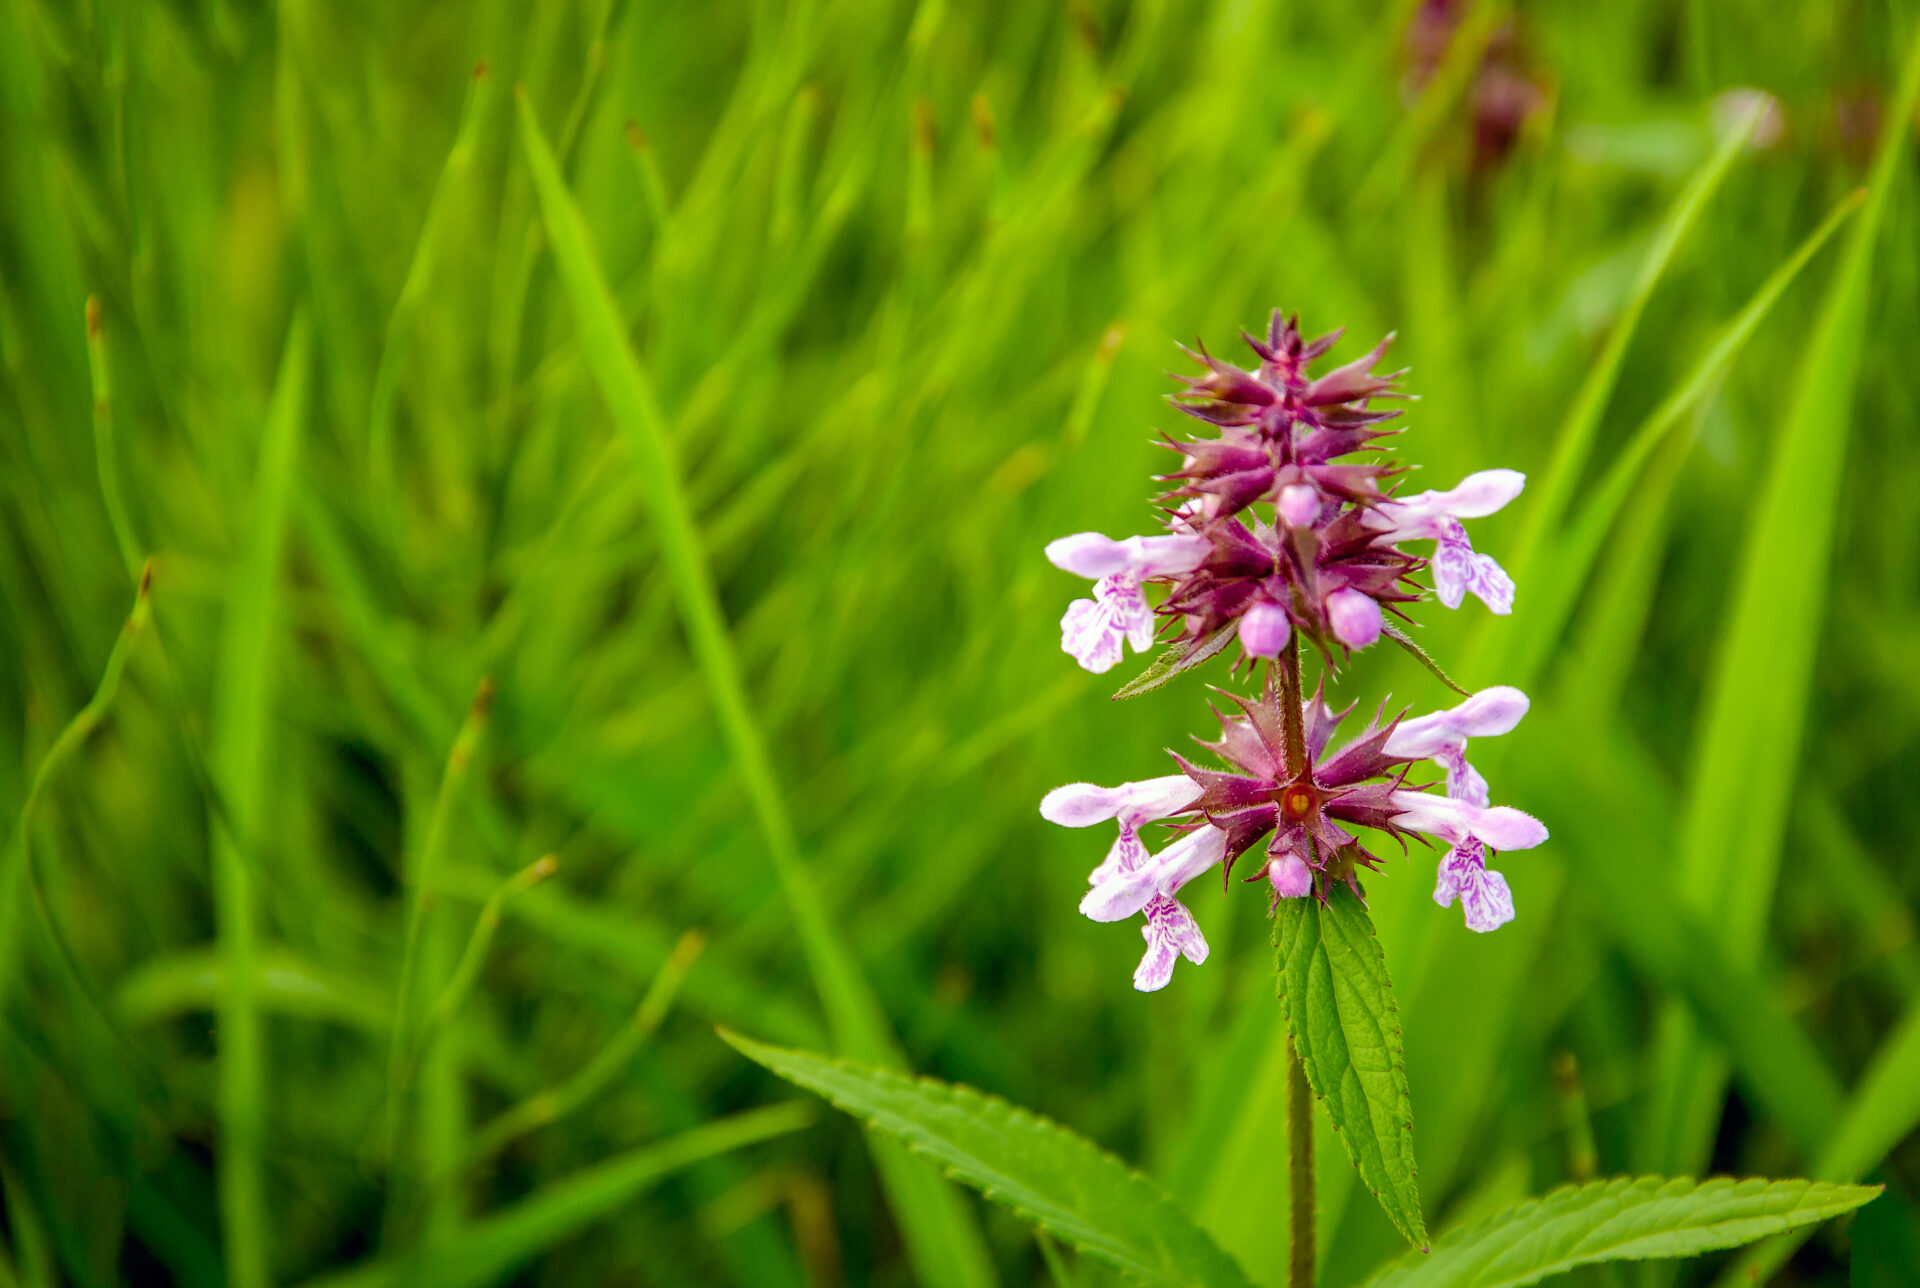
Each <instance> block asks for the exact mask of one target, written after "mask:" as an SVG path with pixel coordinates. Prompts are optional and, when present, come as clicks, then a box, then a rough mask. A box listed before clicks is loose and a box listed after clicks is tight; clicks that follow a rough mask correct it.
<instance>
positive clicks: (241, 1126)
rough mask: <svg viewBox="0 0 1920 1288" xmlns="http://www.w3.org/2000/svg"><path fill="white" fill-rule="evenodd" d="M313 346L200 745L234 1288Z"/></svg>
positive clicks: (302, 362)
mask: <svg viewBox="0 0 1920 1288" xmlns="http://www.w3.org/2000/svg"><path fill="white" fill-rule="evenodd" d="M311 349H312V346H311V343H310V339H309V329H308V325H307V318H306V315H305V314H304V313H301V314H298V315H296V316H295V317H294V320H293V325H292V327H291V328H289V330H288V332H287V341H286V349H285V352H284V354H283V356H282V357H281V360H280V374H279V377H278V378H277V380H276V381H275V383H274V390H273V399H272V402H271V404H270V405H269V407H268V409H267V421H266V426H265V430H264V432H263V433H262V435H261V443H260V458H259V465H258V467H257V469H256V472H255V476H254V487H253V513H252V517H251V519H250V521H249V523H248V527H247V538H246V544H245V545H244V546H243V547H242V548H243V550H244V551H245V553H244V554H243V555H242V557H241V558H240V560H239V562H238V563H236V564H235V565H234V569H233V578H232V582H231V584H230V586H229V588H228V592H227V613H226V619H225V621H224V623H223V627H222V630H223V636H222V639H221V642H220V659H221V660H220V668H219V670H218V672H217V674H218V676H219V681H218V687H217V688H216V689H215V692H214V700H213V715H212V727H211V733H210V736H209V739H208V754H207V761H208V768H209V770H210V772H211V773H212V776H213V781H214V782H215V784H217V785H218V787H219V789H220V796H221V799H222V801H223V802H224V803H225V807H226V811H227V815H228V822H229V823H230V824H231V828H232V831H231V832H228V831H227V830H225V829H220V828H216V829H215V830H214V843H213V876H214V881H213V892H214V924H215V929H216V934H217V935H218V938H219V942H220V964H221V967H222V969H223V971H224V973H225V975H226V984H227V986H226V988H225V989H224V990H223V991H222V992H221V995H220V1006H219V1009H218V1012H217V1032H218V1040H219V1107H220V1138H221V1150H220V1159H219V1164H220V1166H219V1181H220V1220H221V1228H222V1231H223V1232H224V1235H225V1242H226V1259H227V1279H228V1282H229V1283H230V1284H231V1286H232V1288H265V1285H266V1284H267V1283H268V1282H269V1271H268V1264H269V1258H270V1250H269V1245H268V1234H269V1231H270V1230H271V1229H272V1220H271V1217H270V1216H269V1209H268V1207H267V1196H266V1176H265V1170H264V1162H263V1158H262V1152H263V1150H264V1147H265V1135H266V1122H265V1104H264V1095H265V1087H266V1083H267V1069H266V1058H267V1055H266V1047H265V1043H264V1042H263V1041H262V1033H261V1024H260V1004H259V999H258V998H257V997H256V996H255V991H254V989H255V981H256V980H257V978H258V971H259V963H258V956H259V948H258V944H257V941H258V937H259V931H258V928H257V927H256V925H255V907H254V891H253V872H252V861H251V858H250V856H251V855H252V854H253V853H255V852H256V851H255V849H254V847H255V845H256V844H257V842H258V840H259V837H260V835H261V830H262V829H261V823H262V818H263V812H262V806H263V804H264V801H265V796H266V786H267V778H266V775H267V756H266V751H267V729H268V723H269V716H270V714H271V712H272V709H273V677H274V672H275V669H276V663H275V654H276V652H277V649H278V645H279V642H280V627H281V621H280V618H281V603H280V598H281V597H280V552H281V549H282V547H283V545H284V540H285V536H286V526H287V498H288V495H289V494H290V493H291V491H292V488H293V475H294V460H295V457H296V455H297V452H298V447H299V442H300V436H301V427H302V425H303V424H304V422H305V419H306V412H307V381H308V375H309V371H310V368H311V362H312V352H311ZM243 847H244V849H245V851H246V852H245V854H243V853H242V849H243Z"/></svg>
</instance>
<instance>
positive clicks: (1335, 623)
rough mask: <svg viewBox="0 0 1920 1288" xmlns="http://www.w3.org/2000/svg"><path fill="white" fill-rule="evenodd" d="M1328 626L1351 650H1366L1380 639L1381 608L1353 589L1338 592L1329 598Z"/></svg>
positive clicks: (1371, 599)
mask: <svg viewBox="0 0 1920 1288" xmlns="http://www.w3.org/2000/svg"><path fill="white" fill-rule="evenodd" d="M1327 623H1328V625H1330V626H1332V627H1333V634H1334V638H1336V639H1338V640H1339V641H1340V642H1341V643H1342V644H1345V645H1346V646H1347V647H1348V648H1365V647H1367V645H1369V644H1371V643H1373V642H1374V641H1375V640H1377V639H1379V638H1380V605H1379V604H1377V603H1375V602H1374V599H1373V596H1371V595H1369V594H1367V593H1366V592H1365V591H1360V590H1355V589H1354V588H1353V587H1351V586H1348V587H1346V588H1345V589H1342V590H1336V591H1334V592H1333V593H1332V594H1331V595H1328V596H1327Z"/></svg>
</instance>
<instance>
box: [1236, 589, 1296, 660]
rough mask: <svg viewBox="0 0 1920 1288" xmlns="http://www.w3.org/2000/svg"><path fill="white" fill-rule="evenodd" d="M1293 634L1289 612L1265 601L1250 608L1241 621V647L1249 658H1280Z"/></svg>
mask: <svg viewBox="0 0 1920 1288" xmlns="http://www.w3.org/2000/svg"><path fill="white" fill-rule="evenodd" d="M1291 634H1293V625H1292V623H1290V622H1288V621H1287V610H1286V609H1284V608H1282V607H1280V605H1278V604H1274V603H1269V602H1267V601H1265V600H1262V601H1261V602H1260V603H1258V604H1255V605H1254V606H1253V607H1252V608H1249V609H1248V610H1247V615H1246V616H1245V617H1242V618H1241V619H1240V647H1241V648H1244V649H1245V650H1246V651H1247V655H1248V656H1249V657H1279V656H1280V650H1281V649H1283V648H1285V647H1286V646H1287V636H1289V635H1291Z"/></svg>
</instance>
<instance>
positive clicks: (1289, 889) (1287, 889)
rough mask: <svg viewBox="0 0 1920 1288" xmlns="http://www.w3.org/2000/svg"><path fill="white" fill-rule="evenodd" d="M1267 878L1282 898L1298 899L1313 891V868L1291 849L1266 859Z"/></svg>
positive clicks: (1274, 890)
mask: <svg viewBox="0 0 1920 1288" xmlns="http://www.w3.org/2000/svg"><path fill="white" fill-rule="evenodd" d="M1267 880H1268V881H1270V882H1272V883H1273V892H1274V893H1275V894H1277V895H1279V896H1280V897H1281V898H1282V899H1298V898H1300V896H1302V895H1305V894H1311V893H1312V892H1313V869H1312V868H1309V867H1308V866H1307V865H1306V862H1305V861H1304V860H1302V859H1301V857H1300V856H1299V855H1297V854H1295V853H1294V852H1293V851H1291V850H1289V851H1287V852H1286V853H1285V854H1276V855H1274V856H1273V857H1272V858H1271V859H1269V860H1268V861H1267Z"/></svg>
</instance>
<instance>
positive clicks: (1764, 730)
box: [1655, 38, 1920, 1167]
mask: <svg viewBox="0 0 1920 1288" xmlns="http://www.w3.org/2000/svg"><path fill="white" fill-rule="evenodd" d="M1917 96H1920V38H1916V40H1915V42H1914V44H1913V46H1912V47H1911V49H1910V50H1909V52H1908V54H1907V59H1906V63H1905V66H1904V68H1903V70H1902V73H1901V78H1900V87H1899V90H1898V93H1897V94H1896V96H1895V99H1894V102H1893V104H1892V106H1891V108H1890V109H1889V111H1888V113H1887V116H1886V119H1887V120H1889V121H1898V122H1901V123H1902V125H1901V127H1900V128H1898V129H1889V130H1887V131H1886V133H1885V134H1884V136H1883V137H1882V139H1881V141H1880V148H1879V153H1878V156H1877V157H1876V159H1875V162H1874V168H1873V172H1872V175H1871V178H1870V180H1869V182H1868V184H1867V196H1866V202H1865V205H1864V206H1863V208H1862V210H1861V213H1860V218H1859V220H1858V221H1857V222H1856V223H1855V224H1854V226H1853V228H1852V230H1851V232H1850V233H1849V235H1848V239H1847V245H1846V250H1845V252H1844V254H1843V256H1842V259H1841V262H1840V266H1839V269H1838V271H1837V272H1836V273H1835V275H1834V279H1833V282H1832V285H1831V286H1830V287H1829V288H1828V291H1827V295H1826V298H1825V300H1824V302H1823V303H1822V305H1821V308H1820V312H1819V315H1818V316H1817V317H1816V319H1815V321H1814V325H1813V329H1812V332H1811V334H1810V336H1809V340H1808V345H1807V351H1806V361H1805V363H1804V365H1803V366H1802V368H1801V370H1800V373H1799V384H1798V387H1797V388H1796V389H1795V391H1794V394H1793V399H1792V401H1791V403H1790V404H1789V405H1788V408H1787V413H1786V416H1785V419H1784V422H1783V424H1782V425H1781V430H1780V439H1779V444H1778V446H1777V448H1776V449H1775V452H1774V457H1773V463H1772V467H1771V469H1770V471H1769V473H1768V476H1767V481H1766V483H1765V486H1764V487H1763V489H1762V491H1761V495H1760V498H1759V501H1758V504H1757V506H1756V509H1755V512H1754V519H1753V524H1752V527H1751V528H1750V529H1749V531H1748V535H1747V541H1746V545H1745V549H1744V551H1743V554H1742V557H1741V563H1740V572H1739V576H1738V581H1737V582H1736V585H1735V589H1734V592H1733V601H1732V606H1731V609H1730V611H1729V613H1728V616H1727V627H1726V632H1725V634H1724V635H1723V636H1722V640H1721V645H1720V649H1719V656H1718V658H1717V659H1716V661H1715V665H1714V668H1713V671H1712V674H1711V678H1710V680H1709V685H1708V690H1707V696H1706V700H1705V703H1704V705H1703V708H1702V713H1701V721H1700V732H1699V735H1698V741H1697V744H1696V750H1695V754H1694V771H1693V780H1692V784H1691V788H1690V791H1689V795H1688V798H1687V803H1686V808H1685V811H1684V816H1683V819H1682V825H1681V844H1680V866H1681V871H1680V879H1679V886H1680V890H1681V893H1682V897H1683V898H1685V899H1686V900H1687V901H1688V902H1689V903H1690V904H1691V905H1692V906H1693V907H1694V908H1696V909H1698V910H1699V911H1700V912H1701V913H1702V914H1703V915H1710V916H1711V917H1712V919H1713V922H1714V924H1715V925H1716V926H1717V927H1718V929H1719V933H1720V935H1721V938H1722V942H1724V943H1725V944H1726V946H1727V949H1728V952H1729V954H1730V956H1731V957H1732V959H1733V960H1734V961H1735V962H1736V963H1738V964H1743V965H1750V964H1752V963H1753V962H1755V961H1756V960H1757V959H1758V956H1759V951H1760V941H1761V937H1762V935H1763V934H1764V932H1765V928H1766V918H1767V911H1768V908H1769V906H1770V904H1771V902H1772V898H1773V891H1774V883H1775V877H1776V875H1777V873H1778V870H1779V862H1780V845H1781V835H1782V831H1783V829H1784V827H1785V824H1786V815H1787V806H1788V804H1789V802H1790V801H1791V800H1792V796H1793V792H1792V787H1793V779H1794V774H1795V770H1796V768H1797V766H1798V762H1799V751H1800V741H1801V733H1802V729H1803V726H1804V723H1805V719H1806V711H1807V701H1808V695H1809V692H1810V689H1811V685H1812V680H1813V664H1814V659H1815V651H1816V647H1817V645H1818V643H1819V638H1820V628H1821V624H1822V622H1823V621H1824V620H1825V616H1826V614H1825V608H1826V599H1827V583H1828V579H1829V577H1830V574H1831V567H1830V565H1831V562H1832V546H1833V532H1834V520H1835V515H1836V513H1837V510H1838V506H1839V490H1840V478H1841V465H1842V463H1843V461H1844V460H1845V456H1846V439H1847V433H1848V429H1849V427H1850V424H1851V421H1852V416H1851V414H1850V412H1851V407H1852V404H1853V397H1854V388H1855V383H1856V380H1857V378H1858V375H1859V369H1860V347H1861V344H1862V341H1863V339H1864V333H1865V328H1866V315H1867V304H1868V298H1869V292H1870V289H1871V286H1872V280H1871V270H1872V265H1873V252H1874V244H1875V242H1876V241H1877V240H1878V238H1879V234H1880V226H1881V220H1882V218H1883V215H1884V213H1885V210H1886V204H1887V195H1888V192H1889V191H1890V189H1891V187H1892V185H1893V181H1894V177H1895V174H1896V167H1897V163H1898V161H1899V159H1900V157H1901V156H1902V155H1903V154H1904V151H1905V148H1906V144H1907V126H1906V123H1907V122H1910V121H1911V120H1912V117H1913V108H1914V103H1915V100H1916V97H1917ZM1669 1034H1670V1036H1669V1037H1668V1039H1667V1040H1666V1042H1665V1043H1664V1044H1663V1050H1662V1053H1661V1054H1662V1059H1661V1067H1662V1069H1663V1071H1664V1073H1665V1075H1666V1077H1665V1078H1664V1079H1663V1085H1664V1086H1665V1087H1666V1088H1667V1090H1668V1092H1669V1095H1668V1096H1667V1097H1666V1098H1665V1100H1664V1102H1663V1104H1662V1105H1661V1106H1658V1107H1657V1109H1656V1112H1659V1113H1661V1114H1662V1115H1663V1117H1662V1119H1661V1120H1659V1121H1658V1122H1657V1123H1656V1133H1657V1134H1656V1136H1655V1139H1659V1140H1665V1141H1670V1142H1671V1143H1672V1151H1671V1152H1670V1153H1669V1154H1668V1158H1669V1159H1670V1160H1671V1162H1670V1164H1669V1165H1672V1166H1679V1167H1685V1166H1689V1165H1691V1163H1692V1162H1693V1160H1696V1159H1699V1158H1700V1157H1702V1156H1703V1153H1704V1151H1705V1149H1706V1148H1707V1146H1708V1144H1709V1142H1710V1141H1711V1132H1712V1123H1713V1121H1714V1119H1716V1118H1717V1117H1718V1107H1719V1096H1718V1089H1719V1084H1720V1078H1719V1076H1718V1071H1717V1070H1714V1069H1711V1068H1707V1067H1704V1064H1703V1062H1701V1061H1700V1060H1699V1059H1698V1058H1697V1039H1695V1038H1694V1037H1693V1036H1692V1035H1691V1034H1687V1033H1685V1032H1683V1031H1682V1030H1680V1029H1677V1028H1670V1029H1669Z"/></svg>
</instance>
